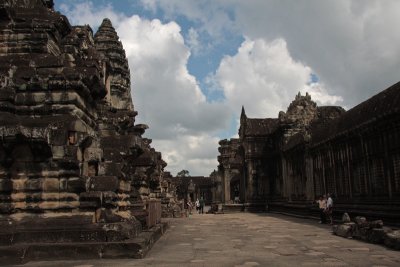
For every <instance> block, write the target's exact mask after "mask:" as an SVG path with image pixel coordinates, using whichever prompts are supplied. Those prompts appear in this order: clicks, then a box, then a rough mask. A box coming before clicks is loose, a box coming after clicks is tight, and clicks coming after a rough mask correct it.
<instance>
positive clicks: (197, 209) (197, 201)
mask: <svg viewBox="0 0 400 267" xmlns="http://www.w3.org/2000/svg"><path fill="white" fill-rule="evenodd" d="M195 204H196V211H197V212H198V213H200V201H199V199H198V198H197V199H196V202H195Z"/></svg>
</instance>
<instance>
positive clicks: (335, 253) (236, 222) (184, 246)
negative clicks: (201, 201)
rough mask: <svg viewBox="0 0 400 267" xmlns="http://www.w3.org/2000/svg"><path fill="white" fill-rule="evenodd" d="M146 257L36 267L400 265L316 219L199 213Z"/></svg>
mask: <svg viewBox="0 0 400 267" xmlns="http://www.w3.org/2000/svg"><path fill="white" fill-rule="evenodd" d="M169 223H170V228H169V229H168V230H167V232H166V233H165V234H164V235H163V236H162V237H161V238H160V240H159V241H158V242H157V243H156V244H155V245H154V247H153V249H152V250H151V251H150V252H149V254H148V256H147V257H146V258H145V259H116V260H109V259H104V260H81V261H73V260H71V261H51V262H45V261H40V262H39V261H37V262H29V263H28V264H25V265H24V266H32V267H39V266H40V267H42V266H43V267H48V266H57V267H64V266H65V267H92V266H100V267H102V266H166V267H168V266H193V267H195V266H196V267H197V266H207V267H208V266H243V267H248V266H363V267H364V266H374V267H378V266H381V267H383V266H400V252H399V251H394V250H390V249H387V248H386V247H383V246H380V245H375V244H369V243H364V242H362V241H358V240H353V239H346V238H342V237H338V236H335V235H333V234H332V231H331V227H330V226H328V225H320V224H318V223H317V222H315V221H312V220H307V219H299V218H293V217H289V216H284V215H278V214H252V213H233V214H218V215H213V214H195V215H193V216H191V217H190V218H183V219H182V218H180V219H170V220H169Z"/></svg>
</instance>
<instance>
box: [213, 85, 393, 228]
mask: <svg viewBox="0 0 400 267" xmlns="http://www.w3.org/2000/svg"><path fill="white" fill-rule="evenodd" d="M219 144H220V147H219V152H220V155H219V156H218V162H219V166H218V174H219V177H220V179H221V182H222V185H223V190H222V191H223V193H222V199H223V202H224V203H226V204H227V205H226V207H225V208H226V209H229V208H234V206H235V205H234V204H233V203H235V198H236V199H237V200H239V203H241V204H240V205H239V207H237V205H236V208H240V209H242V210H270V211H278V212H284V213H291V214H299V215H310V216H312V215H313V214H314V213H315V212H316V208H315V205H314V204H313V202H314V200H315V199H316V198H317V197H319V196H320V195H323V194H326V193H331V194H333V195H334V202H335V209H334V210H335V213H336V215H339V214H340V215H341V214H343V212H348V213H350V214H351V215H364V216H367V217H368V218H379V219H384V220H385V221H386V222H388V223H394V224H395V223H398V222H399V219H400V83H397V84H395V85H393V86H391V87H390V88H388V89H386V90H384V91H382V92H381V93H379V94H377V95H375V96H373V97H372V98H370V99H368V100H366V101H365V102H363V103H361V104H359V105H357V106H355V107H354V108H352V109H350V110H348V111H345V110H344V109H343V108H341V107H338V106H320V107H319V106H317V104H316V103H315V102H314V101H312V99H311V97H310V95H308V94H306V95H305V96H302V95H300V93H299V94H298V95H297V96H296V98H295V99H294V100H293V101H292V103H291V104H290V105H289V107H288V109H287V111H286V112H282V111H281V112H280V113H279V116H278V118H265V119H253V118H248V117H247V116H246V113H245V109H244V108H242V113H241V117H240V128H239V138H237V139H236V138H233V139H230V140H221V141H220V142H219Z"/></svg>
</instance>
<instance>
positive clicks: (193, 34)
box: [186, 28, 202, 54]
mask: <svg viewBox="0 0 400 267" xmlns="http://www.w3.org/2000/svg"><path fill="white" fill-rule="evenodd" d="M186 43H187V45H188V46H189V48H190V50H191V51H192V52H193V53H194V54H198V53H200V51H201V50H202V44H201V42H200V40H199V33H198V32H197V31H196V30H195V29H193V28H190V29H189V32H188V36H187V38H186Z"/></svg>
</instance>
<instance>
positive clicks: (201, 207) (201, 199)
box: [199, 197, 204, 214]
mask: <svg viewBox="0 0 400 267" xmlns="http://www.w3.org/2000/svg"><path fill="white" fill-rule="evenodd" d="M199 213H201V214H203V213H204V198H203V197H200V211H199Z"/></svg>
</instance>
